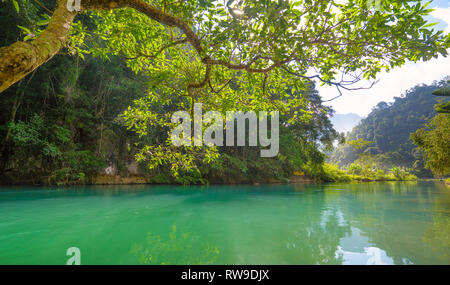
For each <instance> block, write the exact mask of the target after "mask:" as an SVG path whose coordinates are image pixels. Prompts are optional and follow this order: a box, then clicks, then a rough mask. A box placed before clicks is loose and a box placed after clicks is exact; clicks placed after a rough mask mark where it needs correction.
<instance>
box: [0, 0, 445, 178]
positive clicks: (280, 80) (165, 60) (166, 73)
mask: <svg viewBox="0 0 450 285" xmlns="http://www.w3.org/2000/svg"><path fill="white" fill-rule="evenodd" d="M369 4H370V1H365V0H357V1H348V2H347V3H345V4H341V3H339V2H337V1H328V0H315V1H313V0H298V1H284V0H279V1H271V0H260V1H244V0H242V1H233V0H227V1H208V0H204V1H196V0H184V1H166V0H82V1H81V7H80V8H81V9H80V11H77V10H72V11H69V10H68V9H67V1H66V0H56V1H51V0H42V1H34V0H8V1H3V2H1V3H0V5H1V9H0V13H1V17H0V21H1V28H0V35H1V36H0V39H1V43H0V46H1V47H0V92H1V94H0V101H1V107H0V108H1V109H2V112H1V114H0V118H1V121H0V134H1V139H2V149H1V150H0V151H1V163H0V176H1V180H2V182H5V183H18V182H22V183H23V182H29V183H40V184H42V183H44V184H71V183H86V182H90V181H91V178H92V177H93V176H95V175H96V174H98V173H99V172H101V171H105V169H110V170H109V172H110V173H113V174H123V175H130V173H133V175H134V174H135V173H140V174H142V175H147V176H148V177H149V179H151V181H153V182H160V183H167V182H178V183H207V182H208V181H213V182H223V183H233V182H252V181H257V180H258V179H267V178H274V179H277V180H278V181H283V180H286V179H287V178H288V177H290V176H291V175H292V174H293V173H294V172H300V173H303V174H302V175H306V176H309V177H311V178H314V179H322V180H332V179H331V178H330V177H331V176H330V175H328V174H327V173H329V171H328V170H327V169H328V167H329V166H328V165H327V164H324V160H325V154H324V151H325V150H330V148H331V145H332V143H333V141H334V140H335V139H337V138H338V134H337V133H336V131H334V130H333V128H332V126H331V124H330V121H329V116H330V115H331V114H332V112H333V111H332V110H331V108H329V107H326V106H325V105H324V103H325V102H323V101H322V100H321V98H320V96H319V94H318V93H317V91H316V89H315V84H326V85H330V86H334V87H336V94H337V95H336V96H341V90H342V89H347V90H351V89H358V88H361V87H356V86H355V84H356V83H358V82H359V81H360V80H361V79H363V78H364V79H369V80H372V81H374V80H375V78H376V75H377V74H378V73H379V72H381V71H389V70H390V69H392V68H395V67H397V66H401V65H403V64H404V63H405V62H406V61H413V62H415V61H419V60H425V61H426V60H429V59H431V58H433V57H437V56H438V55H444V56H446V55H447V49H448V47H450V36H449V35H444V34H443V32H442V31H436V30H434V29H433V28H432V26H433V24H430V23H427V22H426V21H425V20H424V17H425V16H426V15H428V14H429V13H430V12H431V11H432V10H431V9H429V8H427V6H428V5H429V3H422V2H421V1H402V0H391V1H388V0H387V1H382V3H381V6H380V7H376V8H375V7H372V6H370V5H369ZM366 87H367V88H369V87H370V85H369V86H365V87H364V88H366ZM196 102H201V103H203V105H204V107H205V109H208V110H217V111H219V112H221V113H222V114H224V113H225V112H226V111H229V110H242V111H250V110H252V111H257V112H258V111H262V110H264V111H272V110H276V111H279V112H280V116H281V120H282V124H281V125H282V128H281V130H280V153H279V155H278V156H277V157H275V158H272V159H267V158H265V159H261V158H259V156H258V154H259V149H257V148H246V147H241V148H239V147H236V148H229V149H227V148H221V147H215V148H211V147H194V146H192V147H181V148H175V147H173V146H172V145H170V143H169V142H168V140H167V137H168V132H169V131H170V130H171V128H173V124H171V122H170V115H171V113H172V112H173V111H175V110H187V111H191V112H192V110H193V106H194V103H196ZM136 169H138V170H136Z"/></svg>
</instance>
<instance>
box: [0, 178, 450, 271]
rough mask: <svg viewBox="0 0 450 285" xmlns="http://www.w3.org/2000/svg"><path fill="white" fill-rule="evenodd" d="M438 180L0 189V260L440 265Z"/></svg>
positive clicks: (443, 247) (443, 225)
mask: <svg viewBox="0 0 450 285" xmlns="http://www.w3.org/2000/svg"><path fill="white" fill-rule="evenodd" d="M449 245H450V189H448V188H446V187H445V185H444V184H443V182H403V183H402V182H385V183H377V182H372V183H349V184H286V185H258V186H254V185H226V186H173V185H172V186H171V185H140V186H82V187H81V186H80V187H65V188H62V187H53V188H52V187H48V188H47V187H46V188H41V187H3V188H0V264H66V262H67V260H68V259H69V258H70V257H71V256H70V255H69V256H68V255H66V253H67V250H68V249H69V248H71V247H76V248H78V249H79V252H80V263H81V264H449V263H450V247H449Z"/></svg>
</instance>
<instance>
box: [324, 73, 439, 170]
mask: <svg viewBox="0 0 450 285" xmlns="http://www.w3.org/2000/svg"><path fill="white" fill-rule="evenodd" d="M444 85H445V81H440V82H435V83H433V84H432V85H424V84H422V85H417V86H415V87H414V88H412V89H410V90H408V91H407V92H406V94H405V95H403V96H401V97H395V98H394V99H395V100H394V102H392V103H386V102H380V103H378V105H377V106H375V107H374V108H373V109H372V112H371V113H370V114H369V115H368V116H367V118H364V119H362V120H361V122H360V123H359V124H358V125H357V126H356V127H354V128H353V130H352V131H351V132H350V133H349V134H348V135H347V136H346V141H354V140H359V139H362V140H364V141H370V142H371V143H370V144H368V145H367V146H364V147H362V148H361V149H359V150H358V151H356V150H355V149H354V147H353V146H351V145H349V144H344V145H340V146H338V147H337V148H336V149H335V150H334V151H333V152H332V154H331V155H330V156H329V158H328V161H329V162H331V163H334V164H339V166H341V167H347V166H349V165H350V164H351V163H353V162H355V160H357V159H358V158H359V157H360V155H361V154H366V155H369V156H366V157H365V158H364V159H369V158H370V159H371V161H372V162H373V163H375V164H377V166H378V167H379V168H384V169H388V168H391V167H393V166H404V167H407V168H410V169H413V170H414V171H415V172H416V174H418V175H420V176H428V175H431V172H429V171H428V170H424V169H423V165H424V164H423V160H422V157H421V154H420V152H418V151H416V146H415V145H414V144H413V143H412V141H411V140H410V133H412V132H415V131H416V130H417V129H419V128H422V127H423V126H424V124H425V123H426V122H427V121H428V120H429V119H430V118H432V117H433V116H435V115H436V111H435V110H434V104H436V103H437V102H438V101H437V100H438V99H439V98H437V97H436V96H433V95H432V94H431V93H432V91H433V90H436V89H438V88H440V87H442V86H444ZM362 162H364V161H361V160H360V161H357V163H362Z"/></svg>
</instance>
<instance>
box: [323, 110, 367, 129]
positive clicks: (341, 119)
mask: <svg viewBox="0 0 450 285" xmlns="http://www.w3.org/2000/svg"><path fill="white" fill-rule="evenodd" d="M362 118H363V117H361V116H359V115H357V114H355V113H348V114H335V115H333V117H331V119H330V120H331V123H332V124H333V127H334V129H335V130H336V131H338V132H340V133H342V132H344V133H346V132H350V131H351V130H352V129H353V127H355V126H356V125H357V124H358V123H359V122H360V121H361V119H362Z"/></svg>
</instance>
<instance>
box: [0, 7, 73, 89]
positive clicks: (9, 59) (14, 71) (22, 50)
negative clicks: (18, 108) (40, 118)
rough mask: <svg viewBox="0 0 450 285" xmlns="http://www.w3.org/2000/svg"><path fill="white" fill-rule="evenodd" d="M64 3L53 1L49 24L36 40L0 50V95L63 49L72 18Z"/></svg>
mask: <svg viewBox="0 0 450 285" xmlns="http://www.w3.org/2000/svg"><path fill="white" fill-rule="evenodd" d="M66 2H67V0H57V7H56V9H55V12H53V15H52V18H51V20H50V23H49V24H48V26H47V28H46V29H45V31H43V32H42V33H41V34H40V35H39V36H38V37H36V39H34V40H32V41H31V42H15V43H13V44H12V45H10V46H7V47H1V48H0V93H1V92H3V91H4V90H5V89H7V88H8V87H9V86H11V85H13V84H14V83H16V82H17V81H19V80H20V79H22V78H23V77H25V76H26V75H27V74H29V73H30V72H32V71H33V70H35V69H36V68H37V67H39V66H40V65H42V64H44V63H45V62H47V61H48V60H49V59H51V58H52V57H53V56H54V55H55V54H56V53H57V52H58V51H59V50H60V49H61V48H62V47H63V46H64V43H65V42H66V41H67V39H68V36H69V30H70V26H71V24H72V21H73V19H74V17H75V15H76V12H73V13H72V12H69V11H68V10H67V8H66Z"/></svg>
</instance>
